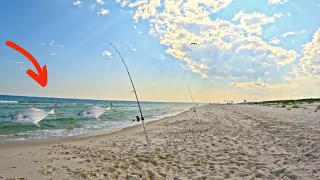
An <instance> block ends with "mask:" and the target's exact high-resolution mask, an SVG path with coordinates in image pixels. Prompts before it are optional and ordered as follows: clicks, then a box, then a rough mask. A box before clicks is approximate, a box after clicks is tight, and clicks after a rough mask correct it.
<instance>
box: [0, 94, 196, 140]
mask: <svg viewBox="0 0 320 180" xmlns="http://www.w3.org/2000/svg"><path fill="white" fill-rule="evenodd" d="M110 102H111V101H107V100H83V99H81V100H80V99H60V98H41V97H23V96H4V95H0V142H4V141H19V140H27V139H41V138H50V137H68V136H75V135H82V134H86V133H90V132H99V131H103V130H107V129H115V128H119V127H123V126H130V125H133V124H136V123H137V122H132V119H134V118H135V116H138V115H139V109H138V105H137V103H136V102H134V101H112V102H113V109H114V110H115V111H116V112H114V111H106V112H105V113H104V114H103V115H101V116H100V118H99V120H97V119H92V118H79V117H77V114H78V112H79V111H81V110H82V109H83V108H85V107H87V106H90V105H98V106H102V107H108V106H109V104H110ZM56 103H57V104H58V108H57V112H58V113H62V114H63V117H57V116H55V115H49V116H48V117H46V118H45V119H44V120H42V121H40V123H39V124H40V126H41V128H38V127H37V126H35V125H33V124H19V123H14V122H11V117H12V116H13V115H16V114H17V113H19V112H20V111H22V110H24V109H26V108H29V107H32V105H35V107H36V108H39V109H43V110H45V111H50V110H51V109H52V107H53V106H54V105H55V104H56ZM140 105H141V108H142V112H143V115H144V117H145V120H146V121H150V120H156V119H160V118H163V117H166V116H170V115H174V114H178V113H180V112H182V111H185V110H187V109H189V108H191V107H192V104H191V103H163V102H141V104H140Z"/></svg>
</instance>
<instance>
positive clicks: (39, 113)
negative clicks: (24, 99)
mask: <svg viewBox="0 0 320 180" xmlns="http://www.w3.org/2000/svg"><path fill="white" fill-rule="evenodd" d="M57 107H58V105H57V104H55V106H54V107H53V108H52V109H51V111H49V112H47V111H44V110H42V109H38V108H35V106H34V105H33V106H32V107H31V108H27V109H25V110H23V111H22V112H19V113H18V114H17V115H15V116H12V117H11V121H12V122H17V123H32V124H35V125H37V126H38V127H40V125H39V124H38V123H39V122H40V121H41V120H43V119H44V118H46V117H47V116H48V115H49V114H55V115H57V116H62V115H61V114H59V113H57V112H56V109H57Z"/></svg>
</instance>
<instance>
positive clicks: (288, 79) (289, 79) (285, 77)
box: [283, 76, 292, 81]
mask: <svg viewBox="0 0 320 180" xmlns="http://www.w3.org/2000/svg"><path fill="white" fill-rule="evenodd" d="M283 80H284V81H292V78H291V77H290V76H284V77H283Z"/></svg>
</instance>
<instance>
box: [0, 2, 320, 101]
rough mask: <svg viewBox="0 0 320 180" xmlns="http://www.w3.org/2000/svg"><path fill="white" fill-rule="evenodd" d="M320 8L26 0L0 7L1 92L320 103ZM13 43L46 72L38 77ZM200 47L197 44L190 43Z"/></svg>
mask: <svg viewBox="0 0 320 180" xmlns="http://www.w3.org/2000/svg"><path fill="white" fill-rule="evenodd" d="M317 17H320V0H303V1H302V0H255V1H251V0H237V1H235V0H210V1H209V0H198V1H195V0H189V1H186V0H136V1H130V0H108V1H107V0H82V1H80V0H78V1H75V0H59V1H57V0H46V1H42V0H29V1H21V2H19V4H18V5H17V3H16V2H15V1H2V2H1V6H0V26H1V30H0V32H1V33H0V94H10V95H25V96H40V97H66V98H85V99H107V100H135V96H134V94H133V93H132V87H131V83H130V80H129V77H128V75H127V73H126V70H125V67H124V66H123V64H122V61H121V59H120V57H119V55H118V54H117V52H116V51H115V50H114V49H113V48H112V46H110V45H109V44H108V43H106V41H110V42H111V43H112V44H113V45H114V46H115V47H116V48H117V49H118V50H119V52H120V53H121V55H122V56H123V58H124V60H125V61H126V63H127V66H128V68H129V71H130V73H131V76H132V78H133V81H134V84H135V86H136V90H137V93H138V96H139V99H140V100H142V101H165V102H168V101H173V102H190V100H191V99H190V95H189V92H188V89H187V85H186V83H187V84H188V85H189V87H190V90H191V92H192V95H193V98H194V100H195V101H197V102H224V101H234V102H242V101H243V100H247V101H263V100H276V99H298V98H316V97H320V21H319V20H317ZM6 41H12V42H14V43H16V44H18V45H19V46H21V47H23V48H25V49H26V50H27V51H29V52H30V53H31V54H32V55H33V56H34V57H35V58H36V59H37V60H38V62H39V64H40V65H41V66H43V65H46V66H47V69H48V84H47V86H46V87H44V88H43V87H42V86H40V85H39V84H38V83H37V82H35V81H34V80H33V79H32V78H31V77H29V76H28V75H27V74H26V70H28V69H32V70H35V68H34V66H33V65H32V63H31V62H30V61H29V60H28V59H27V58H25V57H24V56H23V55H21V54H20V53H18V52H17V51H15V50H13V49H12V48H10V47H8V46H6V44H5V43H6ZM191 43H196V44H191Z"/></svg>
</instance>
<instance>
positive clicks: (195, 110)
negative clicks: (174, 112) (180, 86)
mask: <svg viewBox="0 0 320 180" xmlns="http://www.w3.org/2000/svg"><path fill="white" fill-rule="evenodd" d="M185 73H186V71H185V70H184V71H183V79H184V82H185V83H186V85H187V88H188V91H189V94H190V97H191V100H192V104H193V108H194V110H193V112H194V113H195V114H196V119H197V120H198V113H197V109H196V106H195V105H194V101H193V97H192V94H191V91H190V88H189V85H188V83H187V81H186V78H185Z"/></svg>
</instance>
